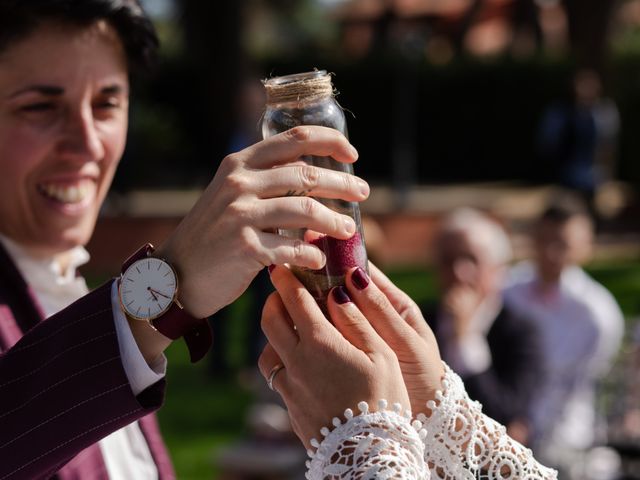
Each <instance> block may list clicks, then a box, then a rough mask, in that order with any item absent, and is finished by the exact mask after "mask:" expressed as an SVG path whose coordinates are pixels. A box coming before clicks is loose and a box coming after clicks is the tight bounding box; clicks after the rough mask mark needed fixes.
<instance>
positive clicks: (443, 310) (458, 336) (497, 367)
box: [425, 208, 543, 443]
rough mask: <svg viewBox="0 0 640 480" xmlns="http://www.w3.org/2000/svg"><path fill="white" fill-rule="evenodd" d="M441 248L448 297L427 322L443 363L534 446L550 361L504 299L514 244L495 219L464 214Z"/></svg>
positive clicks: (442, 237)
mask: <svg viewBox="0 0 640 480" xmlns="http://www.w3.org/2000/svg"><path fill="white" fill-rule="evenodd" d="M434 247H435V248H434V262H435V265H436V267H437V276H438V282H439V285H440V289H441V297H440V301H439V303H438V305H437V306H436V308H435V309H433V308H431V309H426V311H425V318H426V319H427V321H428V322H429V324H430V326H431V328H432V329H433V331H434V333H435V335H436V338H437V339H438V345H439V347H440V351H441V353H442V357H443V359H444V360H445V361H446V362H447V363H448V364H449V365H450V366H451V368H452V369H453V370H454V371H456V373H458V374H459V375H460V376H461V377H462V379H463V380H464V382H465V385H466V387H467V391H468V392H469V395H470V397H471V398H472V399H474V400H478V401H479V402H481V403H482V405H483V410H484V412H485V413H487V415H490V416H492V417H493V418H495V419H496V420H498V421H499V422H501V423H503V424H505V425H507V427H508V429H509V434H510V435H512V436H513V437H514V438H516V439H517V440H519V441H521V442H522V443H527V442H528V423H529V422H528V418H527V413H528V412H529V409H530V405H529V403H530V401H531V399H532V398H533V397H534V396H535V395H536V387H537V384H538V383H539V382H540V372H541V365H542V363H543V358H542V351H541V349H540V345H539V342H538V334H537V330H536V328H535V325H534V324H533V322H532V321H531V320H529V319H528V318H527V317H525V316H524V315H521V314H520V315H516V314H515V313H514V312H513V311H512V310H511V309H509V308H507V307H506V306H505V304H504V302H503V300H502V295H501V292H502V288H503V286H504V283H503V282H504V278H505V273H506V269H507V264H508V262H509V261H510V260H511V256H512V253H511V245H510V242H509V238H508V236H507V234H506V232H505V231H504V229H503V228H502V226H501V225H499V224H498V223H497V222H495V221H494V220H493V219H491V218H490V217H488V216H487V215H485V214H483V213H481V212H479V211H476V210H472V209H468V208H465V209H460V210H456V211H454V212H453V213H451V214H450V215H448V216H447V217H446V218H444V219H443V221H442V223H441V225H440V228H439V230H438V232H437V234H436V237H435V243H434ZM429 311H431V313H429Z"/></svg>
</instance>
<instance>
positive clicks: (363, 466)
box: [306, 400, 430, 480]
mask: <svg viewBox="0 0 640 480" xmlns="http://www.w3.org/2000/svg"><path fill="white" fill-rule="evenodd" d="M358 408H359V409H360V412H361V413H360V414H359V415H357V416H354V414H353V412H352V411H351V410H350V409H347V410H345V412H344V416H345V418H346V420H347V421H346V422H345V423H342V422H341V421H340V419H338V418H334V419H333V425H334V427H335V428H334V429H333V430H332V431H329V429H327V428H323V429H322V430H321V433H322V435H323V436H324V437H325V438H324V439H323V440H322V443H318V441H317V440H316V439H313V440H311V444H312V445H313V446H314V447H315V448H316V449H317V450H316V451H315V453H314V452H312V451H309V456H310V457H311V460H309V461H308V462H307V468H308V471H307V474H306V478H307V479H308V480H356V479H357V480H369V479H371V480H374V479H388V480H391V479H406V480H428V479H429V478H430V476H429V470H428V468H427V466H426V464H425V462H424V459H423V450H424V443H423V438H424V437H425V436H426V432H425V431H424V430H422V424H421V423H420V422H419V421H413V422H412V421H411V413H410V412H407V413H406V414H405V415H401V407H400V405H399V404H394V406H393V410H387V402H386V401H384V400H381V401H380V402H379V411H377V412H370V411H369V406H368V405H367V403H366V402H360V404H358Z"/></svg>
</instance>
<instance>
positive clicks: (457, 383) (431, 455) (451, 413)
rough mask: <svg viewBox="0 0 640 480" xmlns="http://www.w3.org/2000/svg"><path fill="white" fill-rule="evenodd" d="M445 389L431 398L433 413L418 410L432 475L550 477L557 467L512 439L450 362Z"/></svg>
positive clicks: (490, 479) (451, 479)
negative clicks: (542, 461)
mask: <svg viewBox="0 0 640 480" xmlns="http://www.w3.org/2000/svg"><path fill="white" fill-rule="evenodd" d="M444 368H445V375H444V378H443V380H442V386H443V390H444V391H443V392H440V391H438V392H437V393H436V399H435V401H430V402H428V403H427V407H428V408H429V409H430V410H431V414H430V415H429V416H426V415H424V414H419V415H418V420H420V421H421V422H422V423H423V425H424V426H425V427H426V428H427V436H426V438H425V441H424V442H425V451H424V460H425V462H426V463H427V465H428V466H429V469H430V471H431V475H432V478H433V479H442V480H475V479H482V480H494V479H500V480H502V479H513V480H516V479H520V480H551V479H555V478H557V472H556V471H555V470H552V469H550V468H546V467H543V466H542V465H540V464H539V463H538V462H537V461H536V460H535V459H534V458H533V454H532V452H531V450H529V449H527V448H525V447H523V446H522V445H521V444H519V443H518V442H516V441H515V440H513V439H512V438H510V437H509V436H508V435H507V433H506V429H505V427H503V426H502V425H500V424H499V423H497V422H496V421H494V420H492V419H491V418H489V417H487V416H486V415H484V414H483V413H482V405H480V403H478V402H475V401H472V400H471V399H469V396H468V395H467V392H466V390H465V388H464V384H463V383H462V380H461V379H460V377H458V375H456V374H455V373H454V372H453V371H452V370H451V369H450V368H449V367H448V366H447V365H446V364H445V365H444Z"/></svg>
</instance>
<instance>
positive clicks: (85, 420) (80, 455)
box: [0, 245, 175, 480]
mask: <svg viewBox="0 0 640 480" xmlns="http://www.w3.org/2000/svg"><path fill="white" fill-rule="evenodd" d="M0 352H2V353H0V480H18V479H29V480H32V479H47V478H57V479H59V480H89V479H90V480H106V479H108V475H107V470H106V467H105V464H104V461H103V459H102V454H101V452H100V448H99V447H98V445H97V444H96V442H97V441H98V440H100V439H101V438H103V437H105V436H107V435H108V434H110V433H112V432H114V431H115V430H118V429H119V428H121V427H123V426H125V425H127V424H129V423H131V422H133V421H135V420H140V428H141V430H142V433H143V435H144V436H145V438H146V440H147V443H148V444H149V448H150V450H151V455H152V456H153V459H154V461H155V463H156V466H157V468H158V472H159V475H160V479H161V480H167V479H174V478H175V474H174V472H173V467H172V466H171V461H170V459H169V456H168V454H167V451H166V448H165V446H164V443H163V442H162V438H161V436H160V431H159V429H158V425H157V421H156V419H155V415H154V414H153V413H152V412H153V411H155V410H156V409H158V408H159V407H160V405H161V404H162V401H163V398H164V388H165V383H164V381H160V382H158V383H156V384H154V385H152V386H151V387H149V388H148V389H147V390H145V391H144V392H142V393H141V394H140V395H138V396H137V397H135V396H134V395H133V393H132V391H131V388H130V387H129V383H128V381H127V377H126V374H125V372H124V369H123V367H122V362H121V359H120V350H119V348H118V340H117V335H116V331H115V325H114V321H113V314H112V311H111V282H107V284H105V285H103V286H102V287H100V288H98V289H96V290H94V291H93V292H91V293H89V294H88V295H87V296H85V297H83V298H81V299H80V300H78V301H77V302H75V303H73V304H72V305H70V306H69V307H68V308H66V309H64V310H62V311H61V312H59V313H58V314H56V315H54V316H52V317H50V318H48V319H47V320H45V321H42V313H41V312H40V309H39V307H38V305H37V302H36V301H35V298H34V296H33V295H32V293H31V292H30V290H29V287H28V285H27V284H26V283H25V280H24V279H23V278H22V276H21V275H20V273H19V271H18V270H17V268H16V267H15V265H14V263H13V262H12V260H11V258H10V257H9V256H8V254H7V253H6V251H5V250H4V249H3V248H2V246H1V245H0ZM132 480H134V479H132Z"/></svg>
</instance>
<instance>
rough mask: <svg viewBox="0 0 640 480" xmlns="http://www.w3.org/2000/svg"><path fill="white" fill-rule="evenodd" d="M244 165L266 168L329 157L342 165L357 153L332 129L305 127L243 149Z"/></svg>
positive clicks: (293, 129)
mask: <svg viewBox="0 0 640 480" xmlns="http://www.w3.org/2000/svg"><path fill="white" fill-rule="evenodd" d="M244 153H245V154H247V155H248V158H247V163H246V164H247V166H249V167H253V168H270V167H273V166H276V165H283V164H286V163H291V162H294V161H296V160H298V159H299V158H300V157H303V156H305V155H315V156H318V157H331V158H333V159H334V160H337V161H338V162H342V163H353V162H355V161H356V160H357V159H358V152H357V151H356V149H355V148H354V147H353V146H352V145H351V144H350V143H349V141H348V140H347V138H346V137H345V136H344V135H343V134H342V133H340V132H339V131H337V130H335V129H333V128H327V127H320V126H315V125H305V126H298V127H294V128H292V129H290V130H287V131H286V132H282V133H279V134H278V135H274V136H273V137H270V138H267V139H266V140H263V141H261V142H258V143H256V144H255V145H252V146H250V147H248V148H246V149H245V150H244Z"/></svg>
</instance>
